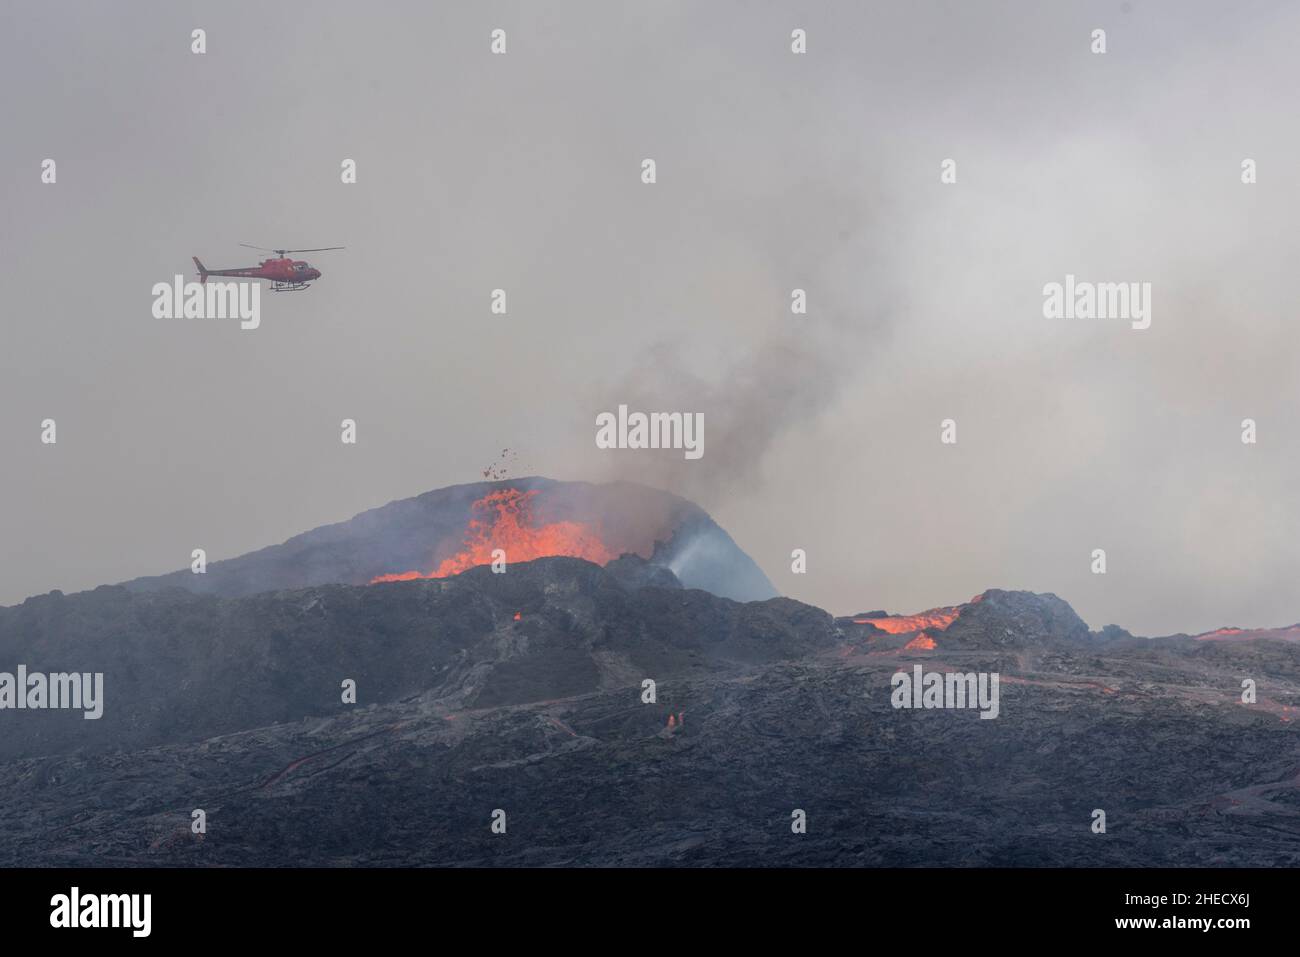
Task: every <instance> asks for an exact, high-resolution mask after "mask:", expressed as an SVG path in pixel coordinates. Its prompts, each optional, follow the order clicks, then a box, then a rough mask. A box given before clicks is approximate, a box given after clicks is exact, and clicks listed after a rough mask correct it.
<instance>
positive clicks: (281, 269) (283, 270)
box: [191, 243, 345, 292]
mask: <svg viewBox="0 0 1300 957" xmlns="http://www.w3.org/2000/svg"><path fill="white" fill-rule="evenodd" d="M239 245H241V246H246V247H248V248H249V249H260V250H262V251H263V252H267V253H275V254H276V257H277V258H275V259H263V260H262V261H261V262H260V263H258V264H257V265H256V266H246V267H244V268H242V269H208V268H207V267H206V266H204V265H203V263H201V262H199V257H198V256H192V257H191V258H192V259H193V260H194V265H195V266H197V267H199V282H201V283H206V282H207V281H208V277H209V276H238V277H240V278H243V279H269V280H271V292H299V291H301V290H303V289H306V288H307V287H308V285H310V283H311V281H312V280H313V279H319V278H320V270H319V269H317V268H315V267H314V266H312V264H311V263H308V262H304V261H303V260H301V259H289V258H287V257H286V256H285V253H322V252H325V251H326V250H329V249H343V248H345V247H343V246H321V247H319V248H317V249H267V248H266V247H265V246H250V245H249V244H248V243H240V244H239Z"/></svg>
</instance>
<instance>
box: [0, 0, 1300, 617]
mask: <svg viewBox="0 0 1300 957" xmlns="http://www.w3.org/2000/svg"><path fill="white" fill-rule="evenodd" d="M133 6H135V7H138V8H139V11H138V12H137V15H136V16H135V17H133V18H130V19H126V18H121V17H119V16H118V14H117V11H115V10H114V9H113V8H112V7H109V6H92V5H87V6H85V7H84V8H80V9H79V11H78V16H77V17H75V18H74V17H68V16H66V15H64V14H63V13H62V12H61V11H60V9H59V5H44V4H37V3H7V4H5V5H4V6H3V8H2V9H0V49H2V50H3V56H0V81H2V82H3V84H4V86H5V88H6V89H9V90H11V91H22V95H13V96H9V97H6V98H4V100H3V101H2V102H0V125H2V127H3V129H4V130H5V136H4V137H3V138H0V172H2V173H3V176H0V180H2V182H3V185H0V207H2V208H3V209H4V218H5V222H6V225H7V228H6V229H5V230H4V231H3V233H2V234H0V287H2V288H3V291H4V303H5V315H6V341H5V344H4V347H3V348H2V349H0V439H2V440H3V442H4V449H5V459H4V465H3V475H4V486H3V494H0V540H3V541H4V542H5V548H4V549H3V551H2V552H0V604H6V605H9V604H16V603H18V602H21V601H22V600H23V599H24V598H25V597H27V596H29V595H34V594H41V593H44V592H47V591H49V590H51V589H54V588H59V589H62V590H64V591H65V592H73V591H77V590H80V589H85V588H92V587H94V586H96V585H99V584H102V583H105V582H117V581H123V580H127V579H132V578H135V577H137V576H142V575H154V574H159V573H162V572H166V571H170V570H173V569H177V568H182V567H184V566H186V565H187V564H188V562H189V555H190V552H191V550H192V549H193V548H196V547H203V548H205V549H206V550H207V552H208V555H209V557H210V558H211V559H213V560H216V559H221V558H227V557H232V556H235V555H240V554H243V553H245V552H248V551H251V550H253V549H255V548H258V547H261V546H264V545H270V544H274V543H278V542H281V541H283V540H285V539H288V538H289V537H291V536H293V535H296V534H298V533H300V532H303V531H305V530H307V529H311V528H314V527H316V526H320V525H324V524H327V523H331V522H337V521H340V520H343V519H346V518H349V517H350V516H352V515H354V514H356V513H359V512H362V511H364V510H366V509H369V508H373V507H375V506H379V505H383V504H384V503H386V502H389V501H391V500H394V499H400V498H405V497H408V496H413V495H417V494H419V493H422V492H425V491H428V490H430V489H436V488H441V487H444V486H450V485H455V484H458V483H463V482H471V481H476V480H477V479H479V478H480V476H481V473H482V471H483V470H484V469H485V468H487V467H488V466H489V465H490V464H491V463H493V462H495V461H497V459H498V457H499V456H500V453H501V450H502V449H503V448H510V449H512V450H514V451H515V452H516V453H517V455H516V457H515V458H514V459H512V461H511V470H512V473H511V474H512V475H515V476H522V475H545V476H550V477H554V478H558V479H579V480H589V481H602V480H607V479H616V478H627V479H634V480H637V481H641V482H645V483H647V484H650V485H654V486H658V487H661V488H664V489H666V490H668V491H671V492H674V493H677V494H680V495H683V496H685V497H686V498H689V499H690V500H691V501H694V502H696V503H698V504H699V505H700V506H701V507H702V508H704V509H705V510H707V511H708V513H709V514H710V515H711V516H712V517H713V519H715V520H716V521H717V522H718V523H719V525H721V527H722V528H724V529H725V530H726V531H727V532H728V533H730V535H731V536H732V537H733V538H734V539H735V541H736V543H737V544H738V545H739V546H740V547H741V548H742V549H743V550H744V552H745V553H747V554H748V555H749V556H751V557H752V558H753V559H754V561H755V562H756V563H757V564H758V566H759V567H760V568H761V569H762V571H763V572H764V573H765V574H766V576H767V577H768V578H769V579H770V580H771V582H772V584H773V585H774V586H775V588H776V589H777V590H778V591H780V592H781V593H783V594H785V595H789V596H791V597H794V598H797V599H800V600H802V601H806V602H808V603H810V604H813V605H817V606H819V607H822V608H826V609H829V610H831V611H832V612H834V613H836V614H848V613H853V612H857V611H862V610H866V609H869V608H885V609H889V610H891V611H895V612H912V611H918V610H921V609H927V608H932V607H936V606H944V605H952V604H954V603H958V602H964V601H966V600H968V599H969V598H970V597H971V596H973V595H976V594H979V593H981V592H983V591H984V590H985V589H988V588H1005V589H1025V590H1030V591H1036V592H1054V593H1056V594H1058V595H1060V596H1062V597H1064V598H1066V599H1068V601H1069V602H1070V603H1071V605H1072V606H1073V607H1074V609H1075V610H1077V612H1078V613H1079V615H1080V616H1081V617H1082V618H1083V619H1084V621H1086V622H1087V623H1088V625H1089V626H1091V627H1092V628H1094V629H1098V628H1100V627H1101V626H1102V625H1104V624H1107V623H1110V622H1115V623H1118V624H1120V625H1122V626H1124V627H1125V628H1127V629H1129V630H1130V631H1132V632H1134V633H1139V634H1168V633H1173V632H1179V631H1185V632H1189V633H1196V632H1202V631H1207V630H1209V629H1213V628H1216V627H1219V626H1223V625H1237V626H1242V627H1269V626H1282V625H1287V624H1290V623H1292V622H1295V621H1296V620H1297V619H1300V596H1297V594H1296V591H1295V587H1294V581H1295V579H1296V573H1297V570H1300V536H1297V534H1296V530H1297V528H1298V527H1300V515H1298V514H1297V508H1298V505H1297V497H1296V495H1295V490H1296V488H1297V487H1300V443H1298V442H1297V439H1296V434H1295V408H1296V401H1297V398H1300V392H1298V390H1297V385H1296V383H1297V381H1300V377H1298V376H1297V373H1300V360H1298V359H1297V351H1296V350H1295V348H1294V343H1295V339H1296V329H1295V322H1296V318H1295V307H1294V303H1295V296H1294V292H1293V291H1292V288H1291V274H1292V273H1293V271H1294V261H1295V255H1296V251H1297V250H1296V241H1295V227H1294V223H1295V220H1296V210H1297V207H1298V205H1300V190H1298V189H1297V186H1296V178H1295V177H1294V176H1293V175H1290V172H1291V167H1292V166H1293V165H1294V163H1293V159H1294V157H1295V156H1296V155H1297V152H1298V151H1300V142H1298V141H1297V140H1300V133H1298V132H1297V130H1296V127H1295V125H1294V124H1290V123H1279V122H1278V121H1277V118H1278V117H1279V116H1289V115H1291V113H1292V111H1293V99H1294V90H1295V88H1296V81H1297V79H1298V78H1300V77H1298V70H1300V68H1298V67H1297V65H1296V61H1295V56H1294V37H1295V36H1296V35H1297V34H1298V32H1300V8H1296V7H1295V6H1294V5H1286V4H1281V3H1262V2H1254V3H1250V2H1248V3H1242V4H1234V5H1232V6H1231V7H1230V8H1229V7H1226V6H1225V5H1223V4H1210V3H1172V2H1170V3H1155V2H1140V3H1126V4H1121V3H1118V2H1116V3H1102V4H1097V3H1064V4H1052V5H1039V4H1033V3H1029V2H1023V3H1002V4H996V5H984V6H983V7H982V9H979V10H975V9H969V8H967V7H966V6H964V5H950V4H940V3H919V4H895V5H879V6H866V5H860V4H852V3H808V4H804V5H802V6H800V5H798V4H784V5H781V6H780V7H779V8H778V7H777V6H768V5H754V4H741V3H717V4H713V3H711V4H707V5H705V4H688V3H656V4H654V5H652V6H650V7H642V6H638V5H630V4H629V5H622V4H617V5H616V4H603V3H570V4H565V5H564V6H563V8H562V9H546V10H543V9H540V8H538V7H536V6H534V5H529V4H484V5H477V4H476V5H463V6H458V7H444V6H439V7H438V8H436V9H435V8H433V7H432V6H430V5H425V4H419V3H413V2H412V3H393V4H384V5H378V6H377V7H376V8H374V9H367V11H366V15H365V16H364V17H362V16H361V15H360V14H359V12H358V8H357V7H356V6H355V5H351V4H344V3H339V2H333V0H330V2H322V3H315V4H313V5H312V6H311V14H310V16H309V17H306V18H305V19H304V18H303V17H302V16H301V11H300V10H299V9H295V8H294V7H291V6H275V5H271V6H268V5H263V4H247V3H235V4H223V5H220V6H210V7H209V6H205V5H198V6H194V7H191V6H184V7H179V6H177V5H174V4H165V3H161V2H157V3H140V4H135V5H133ZM253 14H255V15H256V17H257V23H258V25H257V26H256V27H255V28H250V26H249V24H248V18H249V16H250V15H253ZM143 22H147V23H148V29H142V28H141V23H143ZM196 26H201V27H203V28H204V29H206V31H207V35H208V52H207V53H206V54H205V55H204V56H194V55H192V54H191V53H190V49H189V39H188V38H189V34H190V31H191V29H193V28H194V27H196ZM796 26H798V27H802V28H804V29H806V30H807V31H808V37H809V52H808V54H806V55H804V56H802V57H795V56H792V55H791V54H790V51H789V45H788V44H789V34H790V30H791V29H792V28H794V27H796ZM495 27H501V28H504V29H506V30H507V31H508V33H509V36H510V49H509V53H508V55H506V56H503V57H493V56H491V55H489V53H488V52H487V38H488V34H489V32H490V30H491V29H493V28H495ZM1095 27H1105V28H1106V29H1107V31H1108V36H1109V43H1110V49H1109V51H1108V52H1107V54H1106V55H1105V56H1094V55H1092V54H1090V53H1089V50H1088V35H1089V33H1090V31H1091V30H1092V29H1094V28H1095ZM110 74H111V76H112V77H113V83H112V84H108V83H105V82H104V77H105V76H106V75H110ZM1026 77H1032V78H1033V82H1026ZM46 157H53V158H55V159H56V160H57V161H58V182H57V184H56V185H53V186H49V185H43V184H41V182H40V180H39V172H40V162H41V160H42V159H44V158H46ZM644 157H653V158H655V159H656V161H657V163H658V172H659V181H658V183H656V184H655V185H654V186H653V187H647V186H644V185H643V184H641V182H640V181H639V170H640V162H641V160H642V159H643V158H644ZM949 157H952V158H954V159H956V161H957V163H958V169H959V176H958V181H957V183H956V184H955V185H951V186H942V185H941V184H940V183H939V176H938V173H939V164H940V163H941V161H942V160H944V159H945V158H949ZM1245 157H1252V158H1254V159H1256V160H1257V161H1258V164H1259V182H1258V183H1257V184H1256V185H1252V186H1244V185H1242V183H1241V182H1240V164H1241V161H1242V159H1243V158H1245ZM344 158H353V159H355V160H356V161H357V167H358V181H357V183H356V184H355V185H348V186H344V185H342V184H341V183H340V181H339V164H340V162H341V161H342V160H343V159H344ZM240 242H248V243H256V244H261V245H270V246H275V245H290V246H325V245H335V244H345V245H346V246H347V249H346V250H344V251H341V252H330V253H323V254H319V255H318V256H313V257H311V258H312V261H313V263H314V264H315V265H317V266H318V267H320V268H321V270H322V272H323V274H324V275H323V278H322V279H321V280H320V281H319V282H318V283H317V284H315V285H314V286H313V288H312V289H310V290H309V291H307V292H304V293H301V294H297V295H293V296H269V295H268V296H264V297H263V300H264V305H263V319H262V325H261V327H260V328H259V329H257V330H255V331H241V330H239V329H238V328H237V327H235V326H232V325H229V324H225V323H210V324H209V323H202V322H182V321H175V322H173V321H167V320H157V319H154V318H153V317H152V316H151V314H150V308H149V307H150V303H151V297H150V292H149V291H150V287H151V286H152V285H153V284H154V283H155V282H159V281H168V280H170V278H171V277H172V276H173V275H174V274H176V273H186V274H187V275H188V274H191V273H192V272H193V267H192V264H191V262H190V256H191V255H198V256H200V258H202V259H203V260H204V262H205V263H207V264H209V265H210V266H213V267H222V266H236V265H246V264H248V263H251V262H253V261H255V259H254V257H253V255H252V251H250V250H243V249H241V248H240V247H239V246H238V245H237V244H238V243H240ZM1067 273H1069V274H1077V275H1079V276H1081V277H1086V278H1090V279H1095V280H1100V281H1105V280H1112V281H1142V282H1150V283H1152V287H1153V303H1154V309H1153V321H1152V325H1151V328H1149V329H1147V330H1144V331H1135V330H1132V329H1130V328H1129V327H1128V325H1127V323H1125V322H1116V321H1111V320H1048V319H1045V318H1044V317H1043V315H1042V309H1041V306H1042V287H1043V285H1044V284H1045V283H1048V282H1053V281H1061V280H1062V279H1063V277H1064V276H1065V275H1066V274H1067ZM497 287H502V288H505V289H506V290H508V293H509V313H508V315H506V316H493V315H491V314H490V313H489V311H488V304H489V294H490V291H491V290H492V289H494V288H497ZM796 287H798V288H804V289H806V290H807V291H808V297H809V312H808V315H807V316H792V315H791V314H790V311H789V301H790V298H789V297H790V290H791V289H793V288H796ZM620 403H628V404H631V405H633V406H635V407H639V408H646V409H664V410H681V411H702V412H703V413H704V417H705V422H706V430H705V438H706V452H705V454H704V456H703V457H702V458H701V459H699V460H698V461H687V460H684V459H683V457H682V455H681V454H680V452H671V451H664V452H653V453H652V452H630V451H601V450H598V449H597V448H596V447H595V444H594V442H593V435H594V431H595V428H594V421H595V417H596V415H597V414H598V413H600V412H603V411H609V410H613V409H616V408H617V406H618V405H619V404H620ZM47 417H52V418H55V419H57V421H58V429H59V440H58V444H57V445H56V446H45V445H42V444H41V443H40V441H39V423H40V422H41V420H42V419H44V418H47ZM949 417H951V418H954V419H956V421H957V423H958V428H959V441H958V444H957V445H956V446H945V445H942V444H940V442H939V423H940V421H941V420H942V419H945V418H949ZM1247 417H1250V418H1253V419H1255V420H1257V422H1258V423H1259V442H1258V444H1256V445H1243V444H1242V442H1241V441H1240V423H1241V420H1242V419H1243V418H1247ZM343 418H353V419H355V420H356V421H357V423H358V434H359V439H358V443H357V445H356V446H345V445H342V444H340V442H339V422H340V420H341V419H343ZM793 548H803V549H806V550H807V553H808V573H807V574H806V575H793V574H791V572H790V552H791V549H793ZM1094 548H1105V549H1106V552H1107V556H1108V566H1109V567H1108V573H1107V574H1106V575H1104V576H1099V575H1093V574H1091V572H1090V555H1091V552H1092V550H1093V549H1094ZM402 570H404V569H394V571H402Z"/></svg>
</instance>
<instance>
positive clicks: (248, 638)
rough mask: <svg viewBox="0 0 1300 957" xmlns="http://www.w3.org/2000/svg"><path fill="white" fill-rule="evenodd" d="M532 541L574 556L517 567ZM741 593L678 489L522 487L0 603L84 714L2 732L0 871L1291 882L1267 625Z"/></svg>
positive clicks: (735, 558)
mask: <svg viewBox="0 0 1300 957" xmlns="http://www.w3.org/2000/svg"><path fill="white" fill-rule="evenodd" d="M531 492H536V493H537V494H535V495H531V494H529V493H531ZM701 542H703V543H705V544H703V545H701V544H699V543H701ZM498 546H501V547H502V548H503V550H505V551H506V552H507V553H509V552H512V551H513V552H514V553H515V556H516V559H514V560H510V561H508V564H507V567H506V568H505V570H504V573H497V572H496V571H494V569H493V567H492V565H491V561H492V558H491V551H492V549H494V548H496V547H498ZM529 549H532V551H531V552H530V551H529ZM557 549H558V550H576V551H578V552H586V554H577V555H538V557H533V558H531V559H523V558H519V556H521V555H530V554H536V553H537V552H539V551H550V550H557ZM593 550H595V551H593ZM611 555H615V557H612V558H611V557H610V556H611ZM485 558H486V562H485V561H483V559H485ZM679 571H680V573H679ZM688 579H689V580H690V581H693V582H695V586H694V587H691V585H690V583H689V582H688ZM303 580H311V582H312V583H311V584H306V585H304V584H301V582H302V581H303ZM286 581H289V582H294V583H295V584H292V585H291V586H285V585H283V583H284V582H286ZM703 581H708V582H710V583H712V584H713V585H714V586H715V587H712V588H710V587H703V586H701V584H700V583H701V582H703ZM172 584H177V585H182V586H189V587H165V586H167V585H172ZM746 588H752V589H753V590H757V591H764V590H770V585H768V584H766V579H764V578H761V572H757V571H756V567H755V566H753V563H752V561H750V559H749V558H748V557H747V556H745V555H744V554H743V552H741V551H740V549H739V548H738V547H737V546H736V545H735V543H734V542H732V540H731V539H730V537H729V536H727V535H726V533H725V532H723V531H722V530H721V529H720V528H718V527H717V526H716V525H714V524H713V523H712V521H711V520H710V519H708V517H707V515H705V514H704V513H703V511H702V510H700V509H697V508H696V507H695V506H693V505H691V504H690V503H687V502H684V501H683V500H681V499H675V498H673V497H672V496H666V495H664V494H663V493H655V492H653V491H652V490H646V489H643V488H641V487H640V486H623V485H615V486H594V485H583V484H581V483H555V482H550V481H548V480H543V479H533V480H524V481H517V482H504V483H502V482H494V483H482V484H479V485H475V486H458V487H456V488H453V489H444V490H442V491H440V492H436V493H429V495H428V496H421V497H420V498H418V499H409V500H405V501H403V502H398V503H393V504H392V505H390V506H385V507H384V508H383V509H377V510H375V511H374V512H369V513H365V514H363V515H360V516H357V517H356V518H354V519H352V520H351V521H349V522H345V523H342V524H341V525H336V526H330V527H328V528H325V529H317V530H316V531H314V532H310V533H307V534H306V535H303V536H299V537H297V538H295V539H291V540H290V541H289V542H286V543H284V544H283V545H280V546H275V547H273V548H270V549H264V550H263V551H261V552H255V553H252V554H251V555H247V556H243V557H241V558H238V559H232V560H230V561H229V562H219V563H214V565H212V566H210V569H209V573H208V574H207V575H192V574H191V573H189V572H185V573H183V575H181V574H176V575H171V576H161V577H160V578H157V579H150V580H137V581H135V582H130V583H128V584H127V585H125V586H122V585H117V586H101V587H100V588H97V589H94V590H93V591H88V592H83V593H80V594H75V595H63V594H61V593H59V592H52V593H50V594H48V595H42V596H38V597H33V598H29V599H28V600H26V601H25V602H23V603H22V604H21V605H17V606H14V607H10V608H0V649H2V650H3V653H4V655H5V656H6V662H7V663H8V665H9V666H10V667H9V668H6V667H4V666H3V665H0V672H7V671H9V670H16V666H18V665H23V666H25V669H26V671H27V672H29V673H35V672H42V673H50V674H54V673H62V672H81V673H87V672H91V673H102V675H103V682H102V686H103V693H102V701H103V711H102V716H100V717H99V718H97V719H96V720H91V721H88V720H84V719H83V717H82V715H81V714H80V713H78V712H76V711H33V710H18V711H12V710H5V711H3V713H0V720H3V721H5V722H6V725H5V727H6V732H7V733H6V734H5V735H3V736H0V865H5V866H13V865H20V864H21V865H26V866H32V865H41V866H58V865H65V866H66V865H96V864H105V863H113V864H118V865H130V866H146V867H152V866H267V867H273V866H290V865H292V866H357V865H361V866H398V865H400V866H414V865H433V866H452V865H470V866H547V865H558V866H575V865H583V866H628V865H638V866H640V865H644V866H770V865H781V866H818V867H830V866H900V865H928V866H969V865H992V866H1147V867H1150V866H1161V865H1164V866H1182V865H1207V866H1218V865H1231V866H1265V865H1290V866H1295V865H1297V864H1300V773H1298V771H1297V768H1298V767H1300V764H1298V763H1297V754H1300V737H1297V735H1300V722H1297V721H1296V720H1295V718H1296V717H1297V715H1300V642H1296V641H1294V640H1290V635H1289V633H1290V629H1277V630H1275V632H1276V633H1269V634H1262V633H1261V634H1257V635H1253V636H1249V637H1247V636H1244V635H1243V634H1241V633H1239V632H1240V630H1234V631H1237V632H1238V633H1235V634H1232V635H1231V636H1226V635H1225V636H1224V637H1225V638H1227V637H1230V638H1231V640H1210V639H1208V638H1204V637H1195V636H1172V637H1164V638H1157V639H1147V638H1140V637H1135V636H1133V635H1131V634H1129V633H1128V632H1127V631H1124V630H1123V629H1122V628H1118V627H1116V626H1113V625H1110V626H1107V627H1105V628H1103V629H1101V630H1100V631H1094V630H1091V629H1089V627H1088V626H1087V624H1085V623H1084V622H1083V620H1082V619H1080V618H1079V616H1078V615H1077V614H1075V612H1074V610H1073V609H1072V608H1071V607H1070V605H1069V604H1068V603H1067V602H1066V601H1064V600H1063V599H1061V598H1059V597H1057V596H1055V595H1049V594H1034V593H1030V592H1024V591H1011V590H1001V589H989V590H987V591H984V592H982V593H980V594H979V595H977V596H975V597H974V598H972V599H971V600H970V601H967V602H964V603H961V604H956V605H951V606H944V607H941V608H935V609H929V610H927V611H921V612H912V613H905V614H898V613H894V614H891V613H888V612H884V611H876V612H868V613H864V614H860V615H854V616H850V617H844V618H835V617H832V616H831V615H830V614H828V613H827V612H825V611H823V610H821V609H819V608H815V607H813V606H811V605H807V604H803V603H801V602H798V601H794V600H792V599H789V598H782V597H773V596H770V595H765V596H764V597H762V598H759V599H755V600H737V599H735V598H732V597H728V596H727V595H725V594H723V592H724V591H725V590H727V589H735V590H736V591H744V590H745V589H746ZM918 665H921V666H923V670H924V671H925V672H926V673H928V674H936V673H940V674H944V673H946V674H949V675H951V674H952V673H954V672H955V673H958V674H968V673H969V674H970V675H972V677H974V676H976V675H984V674H997V675H999V676H1000V687H1001V700H1000V702H999V706H998V708H997V714H996V718H995V719H993V720H983V719H982V718H981V716H980V714H977V713H975V712H971V711H962V710H947V709H937V710H925V709H920V710H917V709H907V710H898V709H897V708H895V707H893V706H891V694H890V691H891V681H892V676H893V675H895V674H896V673H898V672H900V671H903V672H908V671H912V670H913V669H915V668H916V667H917V666H918ZM1243 678H1249V679H1250V687H1251V693H1250V695H1249V697H1247V696H1245V695H1244V694H1243ZM349 686H350V687H351V688H352V689H353V690H354V691H355V700H352V699H349V697H348V696H347V694H346V693H344V694H341V689H346V688H348V687H349ZM195 808H203V809H204V810H205V812H206V816H207V822H208V830H207V832H206V834H203V835H195V834H193V833H192V831H191V830H190V822H191V813H192V811H193V810H194V809H195ZM496 808H502V809H507V810H508V813H509V815H510V821H511V824H510V831H509V837H508V838H507V837H504V836H500V837H499V836H494V835H493V834H492V833H491V831H490V830H489V827H488V822H489V815H490V814H491V813H492V811H493V809H496ZM795 808H797V809H801V810H803V811H805V812H806V815H807V821H808V828H807V831H806V833H802V834H798V835H792V832H791V829H790V819H791V818H790V815H791V811H792V809H795ZM1095 808H1103V809H1104V810H1105V811H1106V814H1107V818H1108V820H1109V822H1110V831H1109V832H1108V833H1107V834H1104V835H1099V834H1096V833H1094V832H1093V831H1092V830H1091V828H1090V824H1091V822H1092V817H1091V815H1092V812H1093V810H1094V809H1095Z"/></svg>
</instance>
